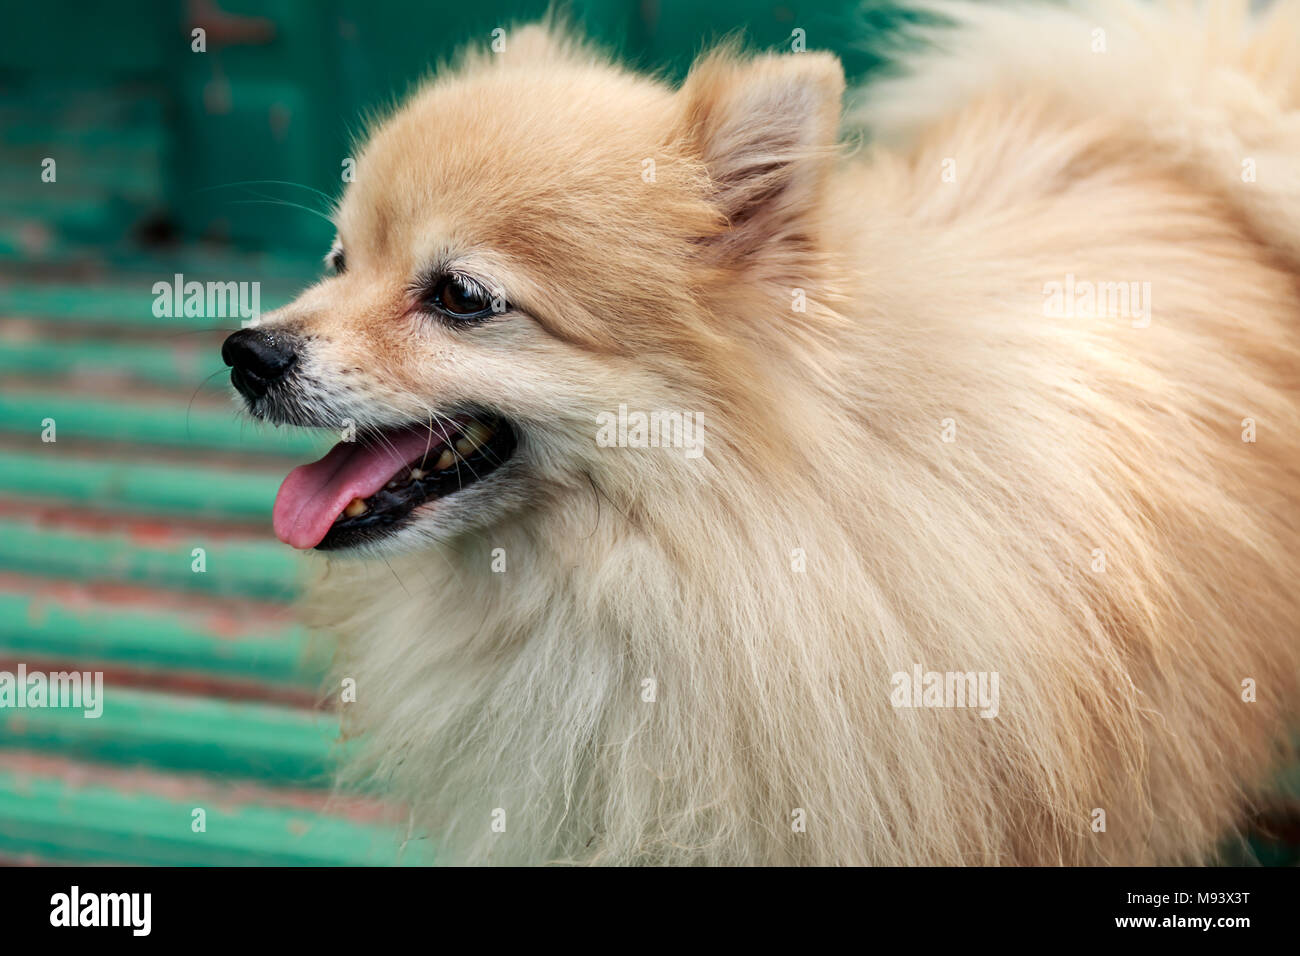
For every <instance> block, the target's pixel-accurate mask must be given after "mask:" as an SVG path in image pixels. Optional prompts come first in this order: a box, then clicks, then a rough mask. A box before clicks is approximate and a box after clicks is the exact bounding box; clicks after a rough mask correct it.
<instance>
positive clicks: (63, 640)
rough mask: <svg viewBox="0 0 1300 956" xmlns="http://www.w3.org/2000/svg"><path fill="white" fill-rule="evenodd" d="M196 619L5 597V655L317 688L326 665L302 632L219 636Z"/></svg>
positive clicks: (0, 624) (0, 632) (0, 601)
mask: <svg viewBox="0 0 1300 956" xmlns="http://www.w3.org/2000/svg"><path fill="white" fill-rule="evenodd" d="M204 623H206V622H202V621H200V620H198V615H195V614H193V613H190V614H183V613H179V612H177V611H162V610H154V609H152V608H150V609H142V608H139V607H122V606H121V605H117V604H110V603H106V602H92V603H87V604H83V605H78V606H75V607H73V606H67V605H65V604H63V603H60V602H59V601H57V600H55V599H52V598H50V597H42V596H33V595H31V594H20V593H14V592H6V591H0V656H3V657H6V658H12V659H15V660H35V659H40V660H45V661H48V660H55V661H66V662H70V663H69V664H68V666H70V667H74V668H75V669H86V668H91V669H102V668H103V667H106V666H107V667H130V668H136V669H139V670H141V671H146V672H152V671H167V670H176V671H180V672H185V673H197V674H201V675H212V676H217V677H222V678H230V679H239V680H247V681H255V682H260V683H267V684H286V685H291V686H295V687H302V688H314V687H316V686H317V685H318V683H319V681H320V677H321V674H322V671H323V667H322V661H321V660H319V659H312V658H311V657H309V649H310V648H312V647H313V646H314V645H313V643H312V642H311V641H310V639H309V638H308V636H307V635H306V633H304V632H303V631H302V630H301V629H300V628H297V627H280V628H270V627H262V628H259V629H256V630H247V631H241V632H237V633H234V634H227V635H220V634H215V633H213V629H212V627H211V625H210V624H209V625H208V626H206V627H205V626H202V625H203V624H204Z"/></svg>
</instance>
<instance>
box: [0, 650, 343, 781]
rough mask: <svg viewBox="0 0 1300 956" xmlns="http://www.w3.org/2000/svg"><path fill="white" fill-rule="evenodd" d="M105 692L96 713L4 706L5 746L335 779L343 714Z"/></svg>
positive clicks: (268, 776)
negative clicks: (93, 715)
mask: <svg viewBox="0 0 1300 956" xmlns="http://www.w3.org/2000/svg"><path fill="white" fill-rule="evenodd" d="M81 669H83V670H84V669H85V668H81ZM103 697H104V701H103V714H102V716H100V717H98V718H89V717H86V716H85V714H83V712H82V711H81V710H74V709H72V708H62V707H37V708H10V707H5V708H0V747H3V748H9V749H22V750H31V751H37V752H43V751H48V752H53V753H58V754H60V755H64V756H69V755H70V756H74V757H76V758H78V759H81V760H97V761H104V762H110V763H117V764H128V765H130V764H139V765H144V766H148V767H153V768H162V769H166V770H169V771H203V772H205V773H209V774H214V775H216V776H217V777H218V778H221V779H230V778H248V779H254V780H273V781H276V782H278V783H280V784H292V785H294V786H304V787H328V786H330V784H331V782H332V774H333V771H334V769H335V767H336V766H337V764H338V761H339V760H340V759H342V757H343V756H344V752H345V749H346V748H345V747H344V746H343V745H342V744H341V743H340V742H339V722H338V719H337V718H336V717H334V716H333V715H329V714H325V713H323V712H320V711H313V710H305V709H300V708H293V707H279V706H273V705H270V704H260V703H248V702H231V701H226V700H219V699H215V698H207V697H187V696H182V695H178V694H160V693H156V692H153V691H142V690H136V689H131V688H126V687H122V686H118V685H114V684H105V685H104V690H103Z"/></svg>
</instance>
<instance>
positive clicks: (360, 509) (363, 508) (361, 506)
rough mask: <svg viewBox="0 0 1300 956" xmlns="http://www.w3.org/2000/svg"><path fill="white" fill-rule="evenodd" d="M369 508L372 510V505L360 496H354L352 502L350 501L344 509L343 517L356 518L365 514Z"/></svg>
mask: <svg viewBox="0 0 1300 956" xmlns="http://www.w3.org/2000/svg"><path fill="white" fill-rule="evenodd" d="M369 510H370V506H369V505H368V504H366V503H365V502H364V501H362V500H361V499H360V498H353V499H352V500H351V501H350V502H348V506H347V507H346V508H344V509H343V517H345V518H356V517H357V516H359V515H363V514H365V513H366V512H367V511H369Z"/></svg>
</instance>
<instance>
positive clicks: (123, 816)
mask: <svg viewBox="0 0 1300 956" xmlns="http://www.w3.org/2000/svg"><path fill="white" fill-rule="evenodd" d="M196 807H201V808H202V809H203V810H204V811H205V814H206V829H205V830H204V831H203V832H199V833H196V832H194V829H193V820H194V816H193V811H194V809H195V808H196ZM403 837H404V834H403V832H402V831H401V830H399V829H396V828H394V827H392V826H384V825H380V824H373V823H359V822H355V821H352V820H348V819H342V818H339V817H334V816H326V815H319V814H314V813H310V812H304V811H300V810H296V809H293V808H286V807H280V806H258V805H254V804H243V805H233V806H232V805H230V804H229V803H214V802H213V801H211V800H210V799H208V797H207V795H205V794H199V793H196V794H195V798H194V799H191V800H187V799H183V798H181V797H177V796H163V795H158V794H155V793H150V792H148V791H141V790H118V789H112V788H109V787H103V786H96V785H85V784H73V783H70V782H68V781H66V780H63V779H59V778H56V777H50V776H41V775H34V774H26V773H20V772H14V771H9V770H0V855H3V856H5V857H8V858H21V857H24V856H30V857H33V858H36V859H40V860H47V861H66V862H75V863H120V862H123V861H130V862H132V863H137V864H144V865H154V866H204V865H206V866H250V865H253V866H386V865H391V864H402V865H419V864H427V863H430V862H432V859H433V854H432V851H431V849H430V847H429V844H428V842H427V841H411V842H410V843H408V844H406V845H405V846H403Z"/></svg>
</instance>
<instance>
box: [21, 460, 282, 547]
mask: <svg viewBox="0 0 1300 956" xmlns="http://www.w3.org/2000/svg"><path fill="white" fill-rule="evenodd" d="M287 471H288V469H287V468H285V469H281V470H277V471H274V472H271V471H254V470H252V469H234V468H215V467H202V468H200V467H197V466H196V467H190V466H183V465H168V464H161V463H158V462H149V461H135V460H124V459H122V458H103V457H100V458H91V457H85V456H81V455H76V456H72V455H67V454H65V453H64V452H63V451H61V450H60V451H59V452H58V453H56V454H47V453H41V452H12V451H0V495H11V496H24V497H30V498H34V499H38V500H42V501H48V502H63V503H67V504H77V505H92V506H94V507H97V508H102V509H109V510H113V511H118V510H128V511H131V512H137V513H150V514H158V515H183V516H185V517H191V518H205V517H207V518H233V519H237V520H240V521H245V522H250V523H251V522H257V523H258V524H259V525H260V526H263V527H268V528H269V526H270V515H271V505H272V503H273V502H274V501H275V492H276V489H277V488H278V487H279V482H280V480H281V479H282V478H283V477H284V474H286V473H287Z"/></svg>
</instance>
